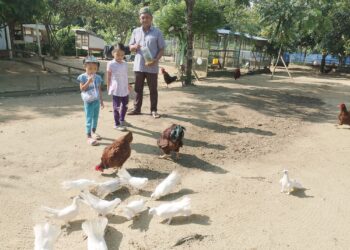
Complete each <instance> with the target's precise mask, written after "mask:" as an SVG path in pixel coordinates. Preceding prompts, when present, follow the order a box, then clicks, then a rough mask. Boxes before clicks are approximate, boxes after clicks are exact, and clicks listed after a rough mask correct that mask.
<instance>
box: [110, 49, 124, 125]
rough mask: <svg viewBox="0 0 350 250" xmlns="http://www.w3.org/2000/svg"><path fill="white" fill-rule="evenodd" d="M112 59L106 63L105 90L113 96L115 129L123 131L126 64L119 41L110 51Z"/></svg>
mask: <svg viewBox="0 0 350 250" xmlns="http://www.w3.org/2000/svg"><path fill="white" fill-rule="evenodd" d="M112 55H113V57H114V59H113V60H112V61H111V62H109V63H108V64H107V91H108V94H109V95H112V96H113V111H114V121H115V126H114V128H115V129H118V130H120V131H125V130H126V127H125V115H126V111H127V110H128V102H129V83H128V64H127V62H125V61H124V55H125V47H124V45H123V44H121V43H119V44H118V45H117V46H115V49H114V50H113V51H112Z"/></svg>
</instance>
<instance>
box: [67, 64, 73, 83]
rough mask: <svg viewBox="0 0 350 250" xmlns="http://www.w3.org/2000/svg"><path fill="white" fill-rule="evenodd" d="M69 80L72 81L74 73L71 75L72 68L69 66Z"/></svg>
mask: <svg viewBox="0 0 350 250" xmlns="http://www.w3.org/2000/svg"><path fill="white" fill-rule="evenodd" d="M67 69H68V81H69V82H71V81H72V75H71V68H70V67H68V68H67Z"/></svg>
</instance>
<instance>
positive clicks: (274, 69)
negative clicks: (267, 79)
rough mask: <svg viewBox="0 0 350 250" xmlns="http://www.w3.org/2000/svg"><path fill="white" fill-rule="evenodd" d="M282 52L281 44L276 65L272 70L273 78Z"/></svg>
mask: <svg viewBox="0 0 350 250" xmlns="http://www.w3.org/2000/svg"><path fill="white" fill-rule="evenodd" d="M281 52H282V45H281V47H280V50H279V52H278V56H277V60H276V63H275V66H274V67H273V70H272V74H271V79H273V75H274V74H275V71H276V67H277V64H278V60H279V58H280V56H281Z"/></svg>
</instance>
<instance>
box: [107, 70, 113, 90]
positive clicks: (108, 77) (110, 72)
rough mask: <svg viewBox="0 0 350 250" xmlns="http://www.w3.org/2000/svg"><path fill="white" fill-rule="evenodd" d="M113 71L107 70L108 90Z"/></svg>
mask: <svg viewBox="0 0 350 250" xmlns="http://www.w3.org/2000/svg"><path fill="white" fill-rule="evenodd" d="M111 78H112V71H107V92H108V91H109V86H110V85H111Z"/></svg>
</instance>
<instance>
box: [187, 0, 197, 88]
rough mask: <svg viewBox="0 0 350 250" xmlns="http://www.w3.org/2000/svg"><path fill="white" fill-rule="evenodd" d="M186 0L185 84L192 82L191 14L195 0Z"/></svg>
mask: <svg viewBox="0 0 350 250" xmlns="http://www.w3.org/2000/svg"><path fill="white" fill-rule="evenodd" d="M185 1H186V17H187V18H186V21H187V65H186V81H185V84H186V85H190V84H192V61H193V30H192V16H193V8H194V4H195V0H185Z"/></svg>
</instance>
